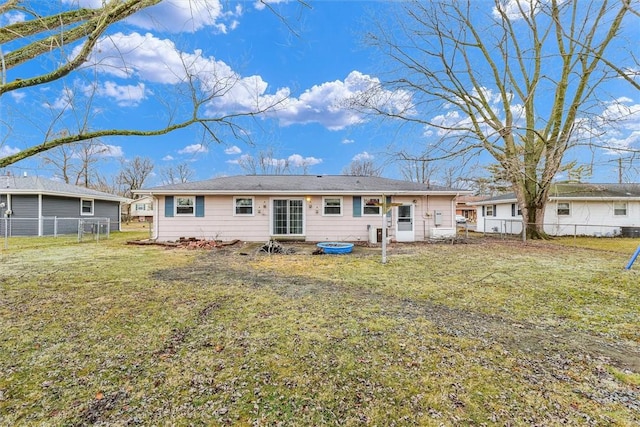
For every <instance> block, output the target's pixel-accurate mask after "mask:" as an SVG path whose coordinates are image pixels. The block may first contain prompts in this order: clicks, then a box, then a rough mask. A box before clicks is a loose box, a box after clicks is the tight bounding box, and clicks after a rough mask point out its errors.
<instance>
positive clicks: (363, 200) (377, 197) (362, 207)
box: [360, 193, 384, 216]
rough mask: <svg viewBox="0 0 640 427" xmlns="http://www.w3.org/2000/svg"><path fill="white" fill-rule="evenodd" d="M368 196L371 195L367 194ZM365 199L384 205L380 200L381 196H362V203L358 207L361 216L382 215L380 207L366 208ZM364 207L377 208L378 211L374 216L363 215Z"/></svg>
mask: <svg viewBox="0 0 640 427" xmlns="http://www.w3.org/2000/svg"><path fill="white" fill-rule="evenodd" d="M369 194H371V193H369ZM366 199H375V200H377V201H378V203H384V200H382V197H381V196H371V195H369V196H362V203H361V206H360V209H361V214H362V216H381V215H382V207H380V206H367V204H366V203H365V200H366ZM365 207H368V208H377V209H378V213H376V214H374V213H365V212H364V208H365Z"/></svg>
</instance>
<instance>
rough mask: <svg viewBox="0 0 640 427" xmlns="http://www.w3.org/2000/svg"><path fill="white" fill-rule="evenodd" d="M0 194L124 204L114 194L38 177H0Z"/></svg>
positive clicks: (122, 199)
mask: <svg viewBox="0 0 640 427" xmlns="http://www.w3.org/2000/svg"><path fill="white" fill-rule="evenodd" d="M0 194H47V195H52V196H60V197H86V198H91V199H100V200H109V201H114V202H126V201H127V200H128V199H125V198H124V197H120V196H116V195H115V194H109V193H104V192H102V191H96V190H92V189H90V188H85V187H79V186H77V185H71V184H67V183H64V182H61V181H54V180H51V179H46V178H41V177H39V176H13V175H3V176H0Z"/></svg>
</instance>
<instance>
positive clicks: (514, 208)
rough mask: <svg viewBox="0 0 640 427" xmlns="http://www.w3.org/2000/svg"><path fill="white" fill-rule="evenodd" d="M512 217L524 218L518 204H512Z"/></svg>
mask: <svg viewBox="0 0 640 427" xmlns="http://www.w3.org/2000/svg"><path fill="white" fill-rule="evenodd" d="M511 216H522V209H520V207H519V206H518V204H517V203H511Z"/></svg>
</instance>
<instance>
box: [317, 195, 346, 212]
mask: <svg viewBox="0 0 640 427" xmlns="http://www.w3.org/2000/svg"><path fill="white" fill-rule="evenodd" d="M322 213H323V214H324V215H342V197H324V198H323V199H322Z"/></svg>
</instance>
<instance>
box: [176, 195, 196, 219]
mask: <svg viewBox="0 0 640 427" xmlns="http://www.w3.org/2000/svg"><path fill="white" fill-rule="evenodd" d="M194 212H195V197H176V215H193V214H194Z"/></svg>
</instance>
